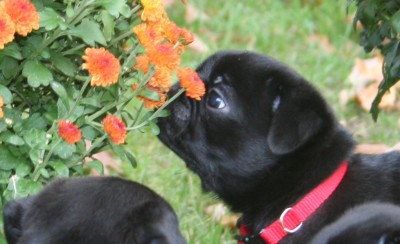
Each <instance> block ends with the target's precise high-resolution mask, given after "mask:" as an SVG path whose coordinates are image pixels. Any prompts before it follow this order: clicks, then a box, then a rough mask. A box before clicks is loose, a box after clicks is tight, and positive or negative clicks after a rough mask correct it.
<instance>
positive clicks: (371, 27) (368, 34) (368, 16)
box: [349, 0, 400, 120]
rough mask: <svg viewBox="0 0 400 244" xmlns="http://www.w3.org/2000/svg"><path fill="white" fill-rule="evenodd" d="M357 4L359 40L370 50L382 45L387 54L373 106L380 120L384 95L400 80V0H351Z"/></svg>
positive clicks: (375, 115) (372, 109)
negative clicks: (379, 115) (380, 109)
mask: <svg viewBox="0 0 400 244" xmlns="http://www.w3.org/2000/svg"><path fill="white" fill-rule="evenodd" d="M349 2H350V3H351V4H352V3H354V2H355V4H356V6H357V11H356V15H355V18H354V22H353V23H354V27H355V28H356V29H357V26H358V23H360V24H361V30H360V31H359V43H360V45H361V46H362V47H364V50H365V51H366V52H367V53H369V52H371V51H372V50H374V49H378V50H379V51H380V52H381V53H382V55H383V56H384V63H383V67H382V70H383V76H384V79H383V81H382V82H381V84H380V86H379V90H378V93H377V95H376V97H375V99H374V102H373V103H372V106H371V113H372V116H373V118H374V119H375V120H376V119H377V117H378V113H379V109H378V104H379V102H380V101H381V99H382V96H383V95H384V94H385V93H386V92H387V91H388V90H389V89H390V88H391V87H392V86H393V85H395V84H396V83H397V82H398V81H399V80H400V46H399V45H400V1H398V0H350V1H349Z"/></svg>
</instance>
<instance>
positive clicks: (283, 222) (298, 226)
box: [279, 208, 303, 234]
mask: <svg viewBox="0 0 400 244" xmlns="http://www.w3.org/2000/svg"><path fill="white" fill-rule="evenodd" d="M290 210H292V208H287V209H285V210H284V211H283V212H282V214H281V216H280V217H279V222H280V223H281V226H282V229H283V230H284V231H285V232H286V233H288V234H293V233H295V232H296V231H298V230H299V229H300V228H301V227H302V226H303V222H301V221H299V220H298V218H296V220H298V221H297V222H299V224H297V226H296V227H294V228H292V229H289V228H288V227H286V226H285V216H286V214H288V213H289V211H290ZM292 213H294V212H292ZM292 216H294V215H291V216H289V217H292ZM296 217H297V216H296ZM291 220H292V221H291V222H294V218H293V217H292V218H291Z"/></svg>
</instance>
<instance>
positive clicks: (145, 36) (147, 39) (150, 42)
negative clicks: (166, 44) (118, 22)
mask: <svg viewBox="0 0 400 244" xmlns="http://www.w3.org/2000/svg"><path fill="white" fill-rule="evenodd" d="M132 31H133V33H135V35H136V36H137V38H138V40H139V42H140V44H142V46H143V47H144V48H146V49H147V48H151V47H153V46H154V45H156V44H158V43H161V42H162V41H163V40H164V37H163V36H162V31H163V30H162V28H161V26H160V25H157V24H146V23H142V24H139V25H137V26H135V27H133V29H132Z"/></svg>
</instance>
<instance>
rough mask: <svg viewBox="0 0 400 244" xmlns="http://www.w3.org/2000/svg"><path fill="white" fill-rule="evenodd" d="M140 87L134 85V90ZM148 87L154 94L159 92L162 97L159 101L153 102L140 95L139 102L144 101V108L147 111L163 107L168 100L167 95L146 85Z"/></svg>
mask: <svg viewBox="0 0 400 244" xmlns="http://www.w3.org/2000/svg"><path fill="white" fill-rule="evenodd" d="M137 87H138V84H133V85H132V89H133V90H136V89H137ZM146 87H147V88H148V89H150V90H152V91H154V92H157V93H158V95H159V96H160V99H159V100H153V99H150V98H147V97H144V96H141V95H138V96H137V98H138V99H139V100H142V101H143V102H144V107H145V108H147V109H154V108H159V107H161V106H162V105H163V104H164V103H165V101H166V100H167V95H166V94H165V93H163V92H162V91H161V90H160V89H158V88H156V87H152V86H150V85H148V84H147V85H146Z"/></svg>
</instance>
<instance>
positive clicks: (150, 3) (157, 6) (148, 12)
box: [140, 0, 168, 22]
mask: <svg viewBox="0 0 400 244" xmlns="http://www.w3.org/2000/svg"><path fill="white" fill-rule="evenodd" d="M140 2H141V4H142V6H143V12H142V16H141V18H142V20H143V21H146V22H158V21H162V20H165V19H167V18H168V17H167V13H166V12H165V9H164V5H163V2H162V0H141V1H140Z"/></svg>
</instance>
